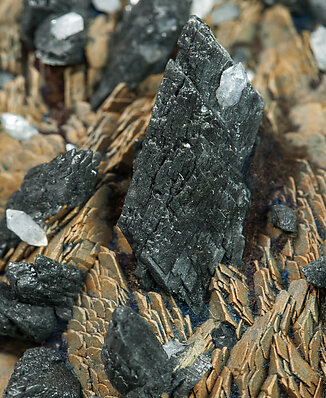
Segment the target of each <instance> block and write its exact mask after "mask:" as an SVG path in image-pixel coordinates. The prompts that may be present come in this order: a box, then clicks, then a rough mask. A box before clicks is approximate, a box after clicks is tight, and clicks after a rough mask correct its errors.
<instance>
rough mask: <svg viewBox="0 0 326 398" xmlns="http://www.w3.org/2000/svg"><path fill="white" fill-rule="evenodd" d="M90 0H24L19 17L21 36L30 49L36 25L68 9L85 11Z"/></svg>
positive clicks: (32, 44)
mask: <svg viewBox="0 0 326 398" xmlns="http://www.w3.org/2000/svg"><path fill="white" fill-rule="evenodd" d="M90 1H91V0H24V9H23V12H22V17H21V22H20V25H21V38H22V40H23V42H24V43H25V45H26V46H27V47H28V48H29V49H31V48H33V46H34V34H35V31H36V29H37V28H38V26H39V25H40V24H41V23H42V22H43V21H44V20H45V19H47V18H48V17H49V16H50V15H52V16H55V15H60V14H61V15H62V14H64V13H68V12H69V11H76V12H82V13H85V12H86V11H87V10H88V9H89V7H90Z"/></svg>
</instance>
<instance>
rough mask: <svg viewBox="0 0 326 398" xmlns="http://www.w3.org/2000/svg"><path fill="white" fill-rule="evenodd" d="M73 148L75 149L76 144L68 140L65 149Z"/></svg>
mask: <svg viewBox="0 0 326 398" xmlns="http://www.w3.org/2000/svg"><path fill="white" fill-rule="evenodd" d="M73 149H77V147H76V145H74V144H70V143H69V142H68V143H67V144H66V151H67V152H69V151H72V150H73Z"/></svg>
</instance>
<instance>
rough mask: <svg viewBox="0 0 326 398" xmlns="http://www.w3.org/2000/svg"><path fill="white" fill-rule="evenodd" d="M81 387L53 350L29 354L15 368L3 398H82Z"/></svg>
mask: <svg viewBox="0 0 326 398" xmlns="http://www.w3.org/2000/svg"><path fill="white" fill-rule="evenodd" d="M81 397H82V393H81V386H80V384H79V381H78V380H77V378H76V376H75V375H74V374H72V372H71V371H70V370H69V369H68V368H67V366H66V364H65V362H64V360H63V359H62V357H61V356H60V355H59V354H58V353H57V352H55V351H54V350H52V349H50V348H45V347H40V348H31V349H29V350H26V351H25V353H24V355H23V356H22V358H20V360H19V361H18V362H17V364H16V365H15V370H14V373H13V374H12V376H11V378H10V380H9V383H8V386H7V387H6V389H5V391H4V394H3V398H81Z"/></svg>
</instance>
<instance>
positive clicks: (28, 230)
mask: <svg viewBox="0 0 326 398" xmlns="http://www.w3.org/2000/svg"><path fill="white" fill-rule="evenodd" d="M6 221H7V227H8V229H10V231H12V232H13V233H15V234H16V235H17V236H18V237H19V238H20V239H21V240H22V241H23V242H26V243H27V244H29V245H31V246H47V245H48V239H47V237H46V233H45V232H44V230H43V229H42V228H41V227H40V226H39V225H38V224H36V222H35V221H34V220H33V219H32V217H31V216H29V215H28V214H26V213H25V212H23V211H20V210H13V209H7V210H6Z"/></svg>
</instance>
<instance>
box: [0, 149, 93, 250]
mask: <svg viewBox="0 0 326 398" xmlns="http://www.w3.org/2000/svg"><path fill="white" fill-rule="evenodd" d="M99 161H100V155H99V154H98V153H95V154H94V153H93V152H92V151H90V150H88V151H77V150H74V149H73V150H71V151H69V152H65V153H63V154H61V155H59V156H57V157H56V158H55V159H53V160H52V161H51V162H49V163H44V164H41V165H39V166H36V167H34V168H32V169H30V170H29V171H28V173H27V174H26V176H25V178H24V181H23V183H22V185H21V187H20V189H19V190H17V191H15V192H14V193H13V194H12V195H11V196H10V198H9V199H8V202H7V205H6V209H13V210H20V211H24V212H25V213H26V214H28V215H29V216H30V217H32V219H33V220H34V221H35V222H37V223H38V224H39V225H41V226H42V225H43V224H44V222H45V220H47V219H48V218H49V217H51V216H53V215H54V214H57V213H58V211H59V210H60V209H61V208H62V207H63V206H67V208H69V209H72V208H74V207H76V206H81V205H83V204H84V203H85V202H86V201H87V199H88V198H89V197H90V196H91V195H92V193H93V191H94V188H95V183H96V178H97V167H98V164H99ZM16 244H17V236H16V235H14V234H13V233H12V232H11V231H10V230H9V229H8V228H7V224H6V218H5V217H3V218H2V219H1V220H0V255H1V254H2V253H4V252H5V251H6V250H7V249H8V247H13V246H15V245H16Z"/></svg>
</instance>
